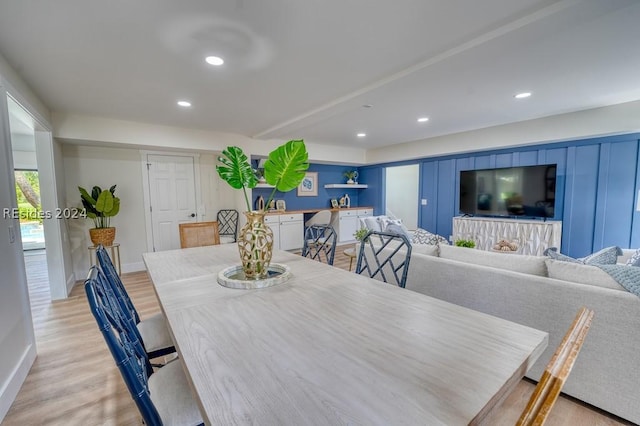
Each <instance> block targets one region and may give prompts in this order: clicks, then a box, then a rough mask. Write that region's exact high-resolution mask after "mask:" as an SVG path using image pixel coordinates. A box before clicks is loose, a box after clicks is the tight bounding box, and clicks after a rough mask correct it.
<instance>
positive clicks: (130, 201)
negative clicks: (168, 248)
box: [62, 144, 147, 279]
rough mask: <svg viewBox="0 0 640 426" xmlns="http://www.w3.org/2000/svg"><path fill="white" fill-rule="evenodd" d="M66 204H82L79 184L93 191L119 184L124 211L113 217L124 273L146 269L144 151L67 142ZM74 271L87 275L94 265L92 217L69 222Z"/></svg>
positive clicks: (64, 153) (63, 150)
mask: <svg viewBox="0 0 640 426" xmlns="http://www.w3.org/2000/svg"><path fill="white" fill-rule="evenodd" d="M62 156H63V161H64V181H65V185H66V187H65V190H66V206H67V207H78V208H81V207H82V203H81V201H80V193H79V192H78V186H82V187H83V188H85V189H87V190H88V191H89V192H91V188H93V186H94V185H98V186H100V187H101V188H102V189H107V188H110V187H111V186H112V185H117V187H116V192H115V193H116V195H117V196H118V197H119V198H120V213H119V214H118V215H117V216H115V217H113V218H111V225H112V226H115V227H116V228H117V230H116V241H117V242H119V243H120V258H121V262H122V266H123V272H129V271H131V270H142V269H144V265H143V264H142V253H144V252H146V246H147V244H146V241H147V237H146V232H145V221H144V203H143V192H142V172H141V167H140V162H141V159H140V154H139V152H138V151H137V150H135V149H127V148H104V147H89V146H80V145H70V144H63V146H62ZM68 224H69V235H70V241H69V244H70V250H71V255H72V258H73V270H74V272H75V276H76V277H78V279H82V278H84V277H85V276H86V274H87V270H88V269H89V267H90V261H89V251H88V249H87V247H89V246H91V245H93V244H92V243H91V241H90V239H89V228H92V227H93V221H92V220H91V219H88V218H87V219H73V220H69V221H68Z"/></svg>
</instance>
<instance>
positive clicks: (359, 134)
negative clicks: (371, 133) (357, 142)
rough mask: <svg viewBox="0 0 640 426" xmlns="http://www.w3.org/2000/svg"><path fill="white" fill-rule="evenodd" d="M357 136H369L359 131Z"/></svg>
mask: <svg viewBox="0 0 640 426" xmlns="http://www.w3.org/2000/svg"><path fill="white" fill-rule="evenodd" d="M356 136H357V137H359V138H364V137H365V136H367V134H366V133H358V134H357V135H356Z"/></svg>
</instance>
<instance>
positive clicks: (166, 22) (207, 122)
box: [0, 0, 640, 148]
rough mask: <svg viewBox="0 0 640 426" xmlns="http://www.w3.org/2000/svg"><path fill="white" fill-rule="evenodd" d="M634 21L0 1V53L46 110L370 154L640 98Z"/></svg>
mask: <svg viewBox="0 0 640 426" xmlns="http://www.w3.org/2000/svg"><path fill="white" fill-rule="evenodd" d="M638 21H640V2H639V1H638V0H584V1H580V0H563V1H551V0H483V1H478V0H394V1H393V2H391V1H383V0H377V1H376V0H350V1H344V0H340V1H337V0H324V1H303V0H298V1H295V0H269V1H265V0H216V1H204V0H184V1H179V2H178V1H175V0H153V1H152V0H136V1H124V0H113V1H108V2H105V1H103V2H97V1H86V0H56V1H41V2H34V1H25V0H2V1H1V2H0V54H2V55H3V56H4V57H5V58H6V59H7V60H8V61H9V63H10V64H12V66H13V67H14V68H15V69H16V70H17V71H18V72H19V73H20V74H21V75H22V76H23V78H24V79H25V80H26V82H27V83H28V84H29V85H31V87H32V88H33V89H34V91H35V92H36V93H37V94H38V95H39V96H40V97H41V99H42V100H43V101H44V102H45V104H47V105H48V106H49V107H50V108H51V110H53V111H56V112H61V113H76V114H83V115H93V116H101V117H108V118H117V119H124V120H133V121H140V122H147V123H157V124H163V125H171V126H179V127H189V128H198V129H209V130H217V131H222V132H231V133H238V134H242V135H246V136H250V137H255V138H258V139H273V138H278V139H290V138H304V139H306V140H309V141H313V142H317V143H328V144H334V145H352V146H356V147H362V148H372V147H379V146H386V145H391V144H395V143H401V142H406V141H413V140H421V139H426V138H429V137H433V136H438V135H443V134H449V133H455V132H460V131H465V130H471V129H477V128H483V127H488V126H493V125H498V124H505V123H510V122H515V121H522V120H527V119H532V118H539V117H543V116H548V115H555V114H560V113H565V112H571V111H577V110H582V109H588V108H594V107H599V106H605V105H612V104H616V103H622V102H628V101H633V100H638V99H640V78H639V77H638V76H640V73H639V70H640V25H638ZM214 54H215V55H218V56H222V57H223V58H224V59H225V60H226V63H225V64H224V65H223V66H222V67H219V68H214V67H211V66H210V65H207V64H206V63H205V62H204V57H205V56H207V55H214ZM521 91H531V92H533V96H532V97H531V98H529V99H526V100H515V99H514V98H513V95H514V94H516V93H518V92H521ZM179 99H188V100H190V101H191V102H192V104H193V107H192V108H190V109H181V108H179V107H177V106H176V101H177V100H179ZM365 104H367V105H372V107H371V108H364V107H363V105H365ZM420 116H428V117H429V118H430V121H429V122H427V123H423V124H418V123H417V122H416V119H417V118H418V117H420ZM358 132H366V133H367V137H366V138H362V139H358V138H357V137H356V136H355V134H356V133H358Z"/></svg>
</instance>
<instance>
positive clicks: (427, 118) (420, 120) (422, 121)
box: [418, 117, 429, 123]
mask: <svg viewBox="0 0 640 426" xmlns="http://www.w3.org/2000/svg"><path fill="white" fill-rule="evenodd" d="M426 121H429V117H420V118H418V123H424V122H426Z"/></svg>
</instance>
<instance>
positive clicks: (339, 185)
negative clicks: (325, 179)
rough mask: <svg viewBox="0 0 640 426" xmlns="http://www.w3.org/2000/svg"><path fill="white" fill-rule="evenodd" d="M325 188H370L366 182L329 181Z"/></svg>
mask: <svg viewBox="0 0 640 426" xmlns="http://www.w3.org/2000/svg"><path fill="white" fill-rule="evenodd" d="M324 187H325V188H352V189H363V188H368V187H369V185H367V184H365V183H328V184H326V185H325V186H324Z"/></svg>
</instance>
